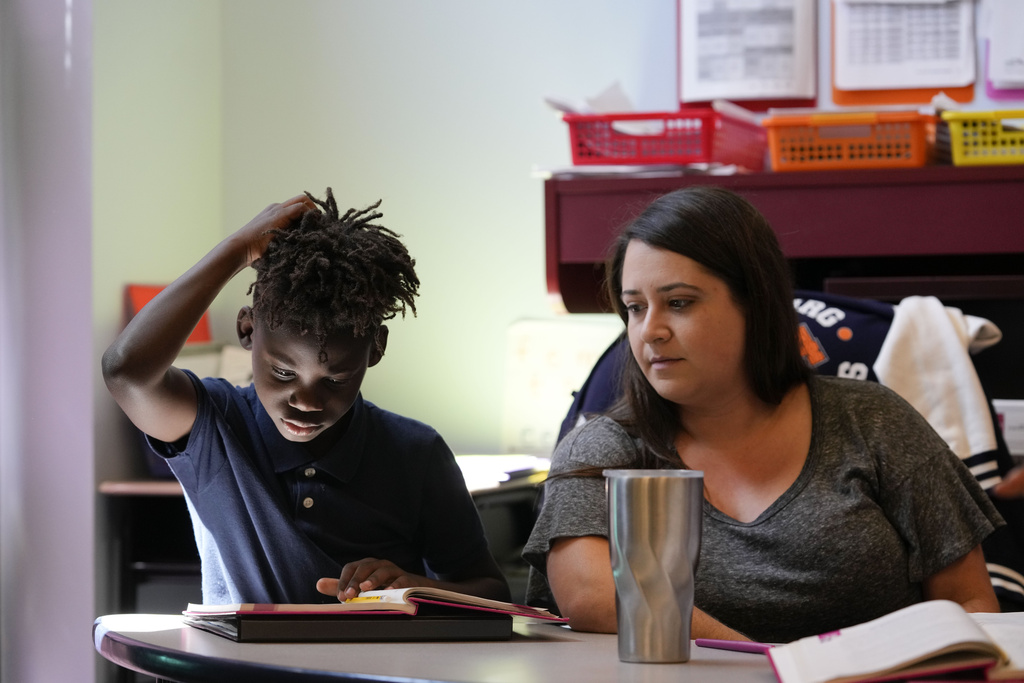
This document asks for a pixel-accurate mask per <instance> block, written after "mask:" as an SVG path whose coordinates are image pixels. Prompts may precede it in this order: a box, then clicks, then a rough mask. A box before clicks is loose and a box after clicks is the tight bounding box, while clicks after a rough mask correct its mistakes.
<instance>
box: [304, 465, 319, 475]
mask: <svg viewBox="0 0 1024 683" xmlns="http://www.w3.org/2000/svg"><path fill="white" fill-rule="evenodd" d="M303 474H305V475H306V476H307V477H312V476H313V475H314V474H316V468H315V467H307V468H306V471H305V472H303Z"/></svg>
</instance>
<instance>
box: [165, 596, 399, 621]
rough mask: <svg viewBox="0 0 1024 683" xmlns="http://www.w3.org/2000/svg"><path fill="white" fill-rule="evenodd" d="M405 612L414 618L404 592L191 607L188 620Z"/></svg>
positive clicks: (188, 611) (192, 605) (188, 610)
mask: <svg viewBox="0 0 1024 683" xmlns="http://www.w3.org/2000/svg"><path fill="white" fill-rule="evenodd" d="M381 611H388V612H405V613H406V614H414V613H415V612H416V605H414V604H412V603H410V602H408V601H406V600H405V599H404V598H403V597H402V595H401V591H393V594H391V595H385V596H375V597H374V598H372V599H369V600H360V599H359V598H353V599H352V600H349V601H347V602H330V603H324V604H320V603H311V604H301V603H258V602H246V603H235V604H231V605H196V604H191V603H190V604H189V606H188V608H187V609H186V610H185V612H184V614H185V615H186V616H193V617H203V616H211V617H212V616H234V615H238V614H339V613H342V612H381Z"/></svg>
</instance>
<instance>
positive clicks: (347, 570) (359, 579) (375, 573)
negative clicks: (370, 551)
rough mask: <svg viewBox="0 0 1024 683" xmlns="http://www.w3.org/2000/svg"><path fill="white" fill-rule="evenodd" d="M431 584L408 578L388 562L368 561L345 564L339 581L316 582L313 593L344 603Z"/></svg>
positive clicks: (413, 576)
mask: <svg viewBox="0 0 1024 683" xmlns="http://www.w3.org/2000/svg"><path fill="white" fill-rule="evenodd" d="M432 583H433V582H432V581H431V580H430V579H428V578H427V577H425V576H419V575H417V574H410V573H409V572H407V571H405V570H404V569H402V568H401V567H399V566H398V565H396V564H394V563H393V562H391V561H389V560H378V559H377V558H375V557H367V558H364V559H362V560H358V561H356V562H349V563H348V564H346V565H345V566H344V567H342V569H341V577H339V578H337V579H330V578H323V579H320V580H319V581H317V582H316V589H317V590H318V591H319V592H321V593H323V594H324V595H334V596H336V597H337V598H338V600H340V601H345V600H349V599H351V598H354V597H356V596H357V595H359V594H360V593H361V592H363V591H372V590H379V589H383V588H409V587H410V586H429V585H431V584H432Z"/></svg>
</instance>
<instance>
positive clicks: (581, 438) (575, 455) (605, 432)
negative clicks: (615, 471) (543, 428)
mask: <svg viewBox="0 0 1024 683" xmlns="http://www.w3.org/2000/svg"><path fill="white" fill-rule="evenodd" d="M638 457H639V451H638V449H637V444H636V442H635V441H634V439H633V437H631V436H630V435H629V434H628V433H627V432H626V430H625V429H624V428H623V427H622V425H620V424H619V423H618V422H616V421H615V420H612V419H611V418H608V417H604V416H600V417H595V418H591V419H590V420H587V421H586V422H584V423H583V424H580V425H577V426H576V427H575V428H574V429H573V430H572V431H570V432H569V433H568V434H566V435H565V437H564V438H563V439H562V440H561V441H559V442H558V445H557V446H556V447H555V452H554V455H552V458H551V469H552V472H563V471H570V470H574V469H580V468H589V467H622V466H625V465H629V464H633V463H635V462H636V461H637V459H638Z"/></svg>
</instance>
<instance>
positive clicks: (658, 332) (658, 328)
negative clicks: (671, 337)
mask: <svg viewBox="0 0 1024 683" xmlns="http://www.w3.org/2000/svg"><path fill="white" fill-rule="evenodd" d="M667 338H668V327H667V326H666V325H665V320H664V318H663V317H662V316H661V314H660V313H659V312H658V311H656V310H654V308H648V309H647V314H646V315H645V316H644V320H643V323H641V328H640V339H641V340H643V342H644V343H645V344H653V343H655V342H660V341H665V340H666V339H667Z"/></svg>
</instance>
